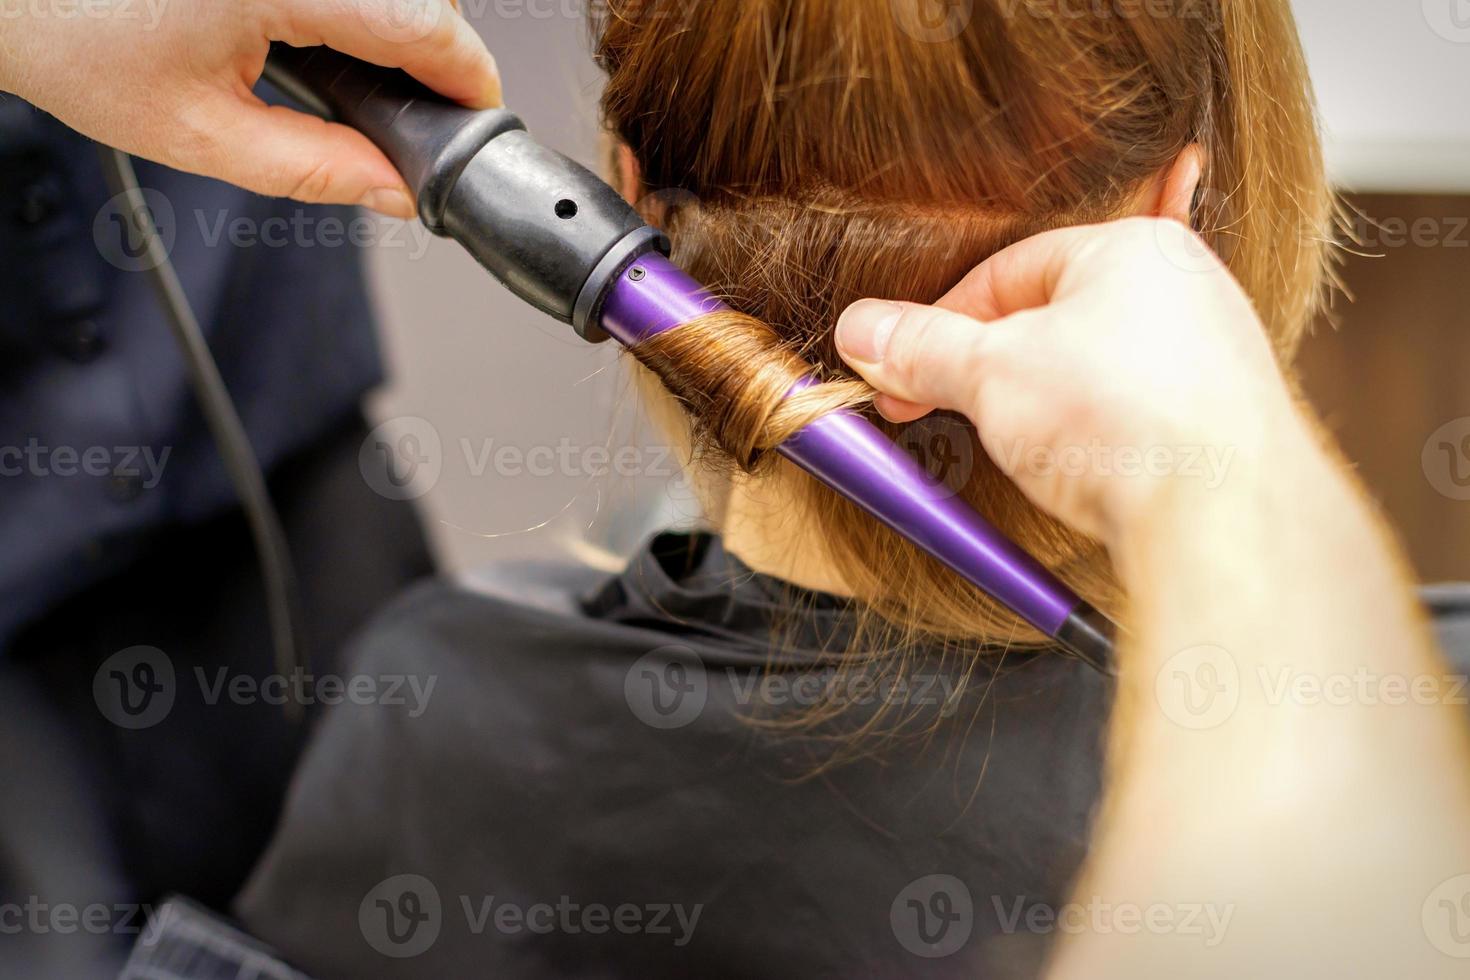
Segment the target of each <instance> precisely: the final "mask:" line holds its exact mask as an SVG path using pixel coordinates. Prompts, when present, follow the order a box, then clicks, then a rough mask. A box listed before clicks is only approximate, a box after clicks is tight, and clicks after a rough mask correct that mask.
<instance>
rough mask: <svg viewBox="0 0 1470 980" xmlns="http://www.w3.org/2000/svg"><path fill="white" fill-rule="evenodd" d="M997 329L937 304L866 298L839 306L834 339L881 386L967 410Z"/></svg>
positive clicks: (899, 395)
mask: <svg viewBox="0 0 1470 980" xmlns="http://www.w3.org/2000/svg"><path fill="white" fill-rule="evenodd" d="M997 331H998V328H997V327H996V326H994V325H990V324H984V323H981V322H980V321H978V320H973V319H971V318H970V317H967V316H965V315H963V314H961V313H954V312H951V311H949V310H944V309H940V308H939V307H937V306H922V305H919V304H917V303H894V302H888V301H886V300H874V299H865V300H859V301H858V302H856V303H854V304H852V305H851V306H849V307H848V308H847V309H846V310H845V311H843V314H842V316H841V317H840V318H839V319H838V321H837V331H836V337H835V339H836V343H837V352H838V353H839V354H841V355H842V358H843V360H845V361H847V363H848V364H849V365H851V366H852V368H853V370H855V371H857V372H858V373H859V374H861V375H862V376H863V379H864V380H866V381H867V382H868V383H869V384H871V385H872V386H873V387H874V388H877V389H878V390H879V391H880V392H883V393H884V394H886V395H888V396H890V397H891V398H894V399H898V400H900V401H902V402H909V403H913V404H915V405H921V406H923V405H928V406H934V407H936V408H947V409H952V410H954V411H959V412H966V413H968V412H969V411H970V410H972V409H973V407H974V404H975V392H976V390H977V389H978V388H979V386H980V377H981V374H982V372H983V370H984V366H985V360H986V351H987V350H988V349H990V348H991V347H992V346H993V344H994V342H995V338H996V336H997ZM907 414H912V413H911V412H910V413H907Z"/></svg>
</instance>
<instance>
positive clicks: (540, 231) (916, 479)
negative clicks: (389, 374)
mask: <svg viewBox="0 0 1470 980" xmlns="http://www.w3.org/2000/svg"><path fill="white" fill-rule="evenodd" d="M265 76H266V78H267V79H268V80H269V81H270V82H271V83H272V84H274V85H275V86H276V87H277V88H279V89H281V90H282V91H284V92H285V93H286V94H288V95H290V96H292V97H293V98H295V99H297V100H298V101H300V102H302V103H303V104H304V105H306V106H308V107H309V108H311V109H312V110H313V111H315V112H317V113H318V114H320V115H322V116H325V117H328V118H331V119H334V120H336V121H338V122H342V123H345V124H347V125H349V126H352V127H353V128H355V129H358V130H360V131H361V132H362V133H363V134H364V135H366V136H367V137H368V138H369V139H371V140H372V141H373V142H374V143H376V144H377V145H378V146H379V147H380V148H381V149H382V150H383V152H384V153H386V154H387V156H388V158H389V159H390V160H392V161H393V164H394V165H395V166H396V167H397V168H398V170H399V172H400V173H402V174H403V177H404V179H405V180H406V181H407V182H408V184H409V186H410V187H412V188H413V189H414V192H415V193H416V194H417V196H418V205H419V215H420V217H421V218H422V219H423V222H424V224H425V225H426V226H427V227H428V228H429V230H430V231H432V232H434V233H435V234H438V235H443V236H446V237H449V238H453V239H454V240H455V241H457V242H459V243H460V244H461V245H463V246H464V247H465V248H466V249H468V250H469V252H470V254H471V255H473V256H474V257H475V258H476V259H477V260H478V261H479V262H480V264H482V265H483V266H485V268H486V269H488V270H489V271H490V272H491V273H492V274H494V275H495V277H496V278H497V279H499V280H500V281H501V282H502V283H504V284H505V285H506V286H507V287H508V288H509V289H510V290H511V292H513V293H515V294H516V295H517V296H519V297H520V298H521V299H523V300H525V301H526V302H528V303H530V304H531V305H532V306H534V307H536V308H537V309H539V310H542V311H543V312H546V313H549V314H550V315H552V316H554V317H556V318H557V319H559V320H562V321H563V322H565V323H569V324H571V326H572V328H573V329H574V330H576V331H577V333H578V334H579V335H580V336H582V337H583V338H584V339H586V340H588V341H591V342H594V343H595V342H599V341H602V340H606V339H607V338H608V337H609V336H611V337H613V338H614V339H616V340H617V341H618V342H619V343H622V344H624V345H625V346H629V347H631V346H634V345H636V344H638V343H639V342H640V341H642V340H644V339H646V338H648V337H651V336H653V335H654V334H657V333H660V332H662V331H664V330H672V329H675V328H677V327H678V326H679V325H680V324H683V323H688V322H689V321H690V320H693V319H694V318H696V317H698V316H700V315H701V314H704V313H708V312H711V311H713V310H717V309H721V308H723V304H721V303H720V301H719V300H718V299H715V298H714V297H712V296H710V295H709V294H708V293H707V291H706V290H704V288H703V287H701V286H700V285H699V283H697V282H695V281H694V280H693V279H691V278H690V277H689V276H687V275H685V274H684V273H683V272H682V271H681V270H680V269H679V268H678V267H677V266H675V265H674V264H673V263H672V262H670V261H669V260H668V257H667V256H668V254H669V242H668V239H667V238H666V237H665V236H664V235H663V234H662V233H661V232H659V231H658V230H657V229H654V228H651V227H649V226H648V225H647V224H645V223H644V221H643V220H642V218H640V217H639V216H638V213H637V212H636V211H635V210H634V209H633V208H632V207H630V206H629V205H628V203H627V202H626V201H624V200H623V199H622V197H620V196H619V195H618V194H617V192H616V191H614V190H613V189H612V188H611V187H609V186H608V185H607V184H605V183H604V182H603V181H601V180H599V179H598V178H597V177H596V176H595V175H594V174H592V173H590V172H589V171H588V170H587V169H586V168H584V167H582V166H580V165H579V164H577V163H574V162H573V161H571V160H568V159H567V158H566V157H564V156H562V155H561V154H559V153H556V152H554V151H552V150H549V149H547V148H545V147H543V146H540V145H539V144H537V143H536V142H535V141H534V140H533V139H532V138H531V136H530V135H529V134H528V133H527V132H526V130H525V126H524V125H523V124H522V123H521V121H520V120H519V119H518V118H516V116H515V115H514V114H512V113H511V112H509V111H507V110H505V109H487V110H483V111H476V110H472V109H466V108H464V107H462V106H459V105H455V104H454V103H452V102H448V101H446V100H445V99H443V98H442V97H440V96H438V95H435V94H434V93H432V92H430V91H429V90H428V89H426V88H424V87H423V86H422V85H420V84H419V83H417V82H415V81H414V80H413V79H411V78H409V77H408V76H407V75H405V74H404V73H403V72H400V71H396V70H392V69H385V68H378V67H375V66H372V65H368V64H365V63H363V62H360V61H356V60H354V59H352V58H348V57H346V56H345V55H342V54H339V53H338V52H335V51H331V50H329V49H326V48H292V47H288V46H285V45H282V44H275V45H272V50H271V55H270V58H269V60H268V61H267V63H266V71H265ZM777 452H779V453H781V455H783V456H785V457H786V458H787V459H789V460H791V461H792V462H793V463H795V464H796V465H797V466H800V467H801V468H802V469H804V470H806V471H807V472H808V473H810V474H811V475H812V476H814V477H816V478H817V479H818V480H821V481H822V482H823V483H825V484H826V485H827V486H829V487H831V488H832V489H834V490H836V491H837V492H838V493H840V494H842V495H843V496H844V497H847V498H848V499H850V500H852V501H853V502H855V503H857V504H858V505H859V506H861V507H862V508H863V509H865V510H866V511H868V512H869V513H871V514H872V515H873V516H874V517H876V518H877V519H878V520H880V521H882V522H883V523H884V524H886V525H888V526H889V527H891V528H893V529H894V530H895V531H897V532H898V533H899V534H901V535H903V536H904V537H906V538H908V539H909V540H910V541H913V542H914V543H915V544H917V545H918V546H919V547H921V548H923V549H924V550H925V551H927V552H928V553H929V554H931V555H933V556H934V557H935V558H937V559H939V560H940V561H942V562H944V564H946V565H948V566H949V567H950V568H952V569H954V570H955V571H956V572H957V573H959V574H960V575H961V576H963V577H964V578H965V579H966V580H967V581H969V582H971V583H972V584H974V585H975V586H976V587H978V588H980V589H982V590H984V591H985V592H986V593H988V594H989V595H991V596H993V597H994V598H995V599H996V600H997V601H999V602H1001V603H1004V604H1005V605H1006V606H1007V607H1008V608H1010V609H1011V610H1013V611H1014V612H1015V613H1016V614H1018V615H1019V616H1021V617H1022V618H1023V619H1025V620H1026V621H1027V622H1029V623H1031V624H1032V625H1033V626H1035V627H1036V628H1037V629H1039V630H1041V631H1042V632H1043V633H1045V634H1046V635H1047V636H1050V637H1052V638H1053V639H1055V640H1056V641H1057V643H1058V644H1059V645H1061V646H1063V647H1065V648H1066V649H1068V650H1070V651H1072V652H1073V653H1075V654H1076V655H1078V656H1079V657H1081V658H1083V659H1085V660H1087V661H1088V662H1090V663H1092V664H1094V665H1097V666H1103V665H1105V664H1106V663H1107V662H1108V661H1109V660H1110V659H1111V654H1112V649H1113V637H1114V635H1115V633H1116V628H1115V627H1114V625H1113V624H1112V623H1111V622H1110V621H1109V620H1108V619H1107V618H1106V617H1104V616H1103V615H1102V614H1101V613H1099V612H1098V611H1097V610H1096V609H1094V608H1092V607H1091V606H1090V605H1088V604H1087V603H1086V602H1084V601H1082V600H1081V599H1079V598H1078V597H1077V596H1076V595H1075V594H1073V593H1072V592H1071V591H1070V590H1069V589H1067V587H1066V586H1064V585H1063V584H1062V583H1061V582H1059V581H1058V580H1057V579H1056V577H1055V576H1053V575H1052V574H1051V573H1050V572H1049V571H1047V570H1046V569H1045V568H1043V567H1042V566H1041V565H1040V564H1039V563H1038V562H1036V561H1035V560H1034V559H1033V558H1031V556H1029V555H1027V554H1026V553H1025V552H1023V551H1022V550H1021V549H1020V548H1018V547H1016V545H1015V544H1013V543H1012V542H1011V541H1009V540H1008V539H1007V538H1006V537H1005V535H1003V534H1001V533H1000V531H998V530H997V529H996V528H995V527H993V526H991V525H990V524H989V523H988V522H986V521H985V520H984V519H983V518H982V517H981V516H980V515H979V514H977V513H976V512H975V511H974V510H973V509H972V508H971V507H970V506H969V505H968V504H966V503H965V502H964V501H963V500H962V499H960V497H959V496H958V495H956V494H955V493H953V491H951V490H950V489H949V488H948V487H946V486H945V485H944V484H943V483H941V482H939V481H936V480H934V479H933V478H932V477H931V476H930V475H929V474H928V473H927V472H926V471H925V470H924V469H923V468H922V467H921V466H920V465H919V464H918V462H917V461H916V460H914V459H913V457H911V456H910V455H909V454H908V453H906V452H904V451H903V450H902V449H901V448H899V447H898V446H897V445H895V444H894V443H893V442H892V441H890V440H889V439H888V438H887V437H886V436H884V435H883V433H882V432H880V431H879V430H878V429H877V428H876V427H875V426H873V425H872V424H871V423H870V422H868V421H867V420H866V419H864V418H863V417H862V416H861V415H858V414H857V413H855V412H851V411H838V412H832V413H830V414H828V415H825V416H822V417H821V418H819V419H817V420H816V421H815V422H812V423H811V424H809V425H807V426H806V427H805V428H803V429H802V430H801V431H799V432H798V433H797V434H796V435H794V436H792V437H791V438H790V439H788V440H787V441H786V442H785V443H783V444H782V445H780V446H779V447H777Z"/></svg>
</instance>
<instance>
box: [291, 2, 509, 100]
mask: <svg viewBox="0 0 1470 980" xmlns="http://www.w3.org/2000/svg"><path fill="white" fill-rule="evenodd" d="M344 6H345V7H346V8H347V12H346V13H345V14H344V13H343V7H344ZM277 9H278V10H279V12H280V15H281V17H280V24H279V29H278V30H275V31H273V32H272V37H271V40H275V41H285V42H286V43H288V44H294V45H297V46H306V45H311V44H325V45H326V46H327V47H329V48H335V49H336V50H338V51H341V52H343V53H344V54H350V55H352V56H353V57H354V58H361V59H362V60H364V61H370V62H372V63H373V64H375V65H383V66H385V67H389V68H402V69H403V70H404V71H406V72H408V73H409V74H410V75H412V76H413V77H415V78H417V79H418V80H419V81H421V82H423V83H424V84H425V85H427V86H429V87H430V88H432V89H433V90H434V91H436V92H438V93H440V94H441V95H444V96H447V97H449V98H451V99H454V100H456V101H458V102H462V103H464V104H465V105H467V106H470V107H472V108H476V109H482V108H489V107H492V106H498V105H500V104H501V86H500V72H499V70H498V69H497V68H496V65H495V58H494V57H493V56H492V55H491V54H490V52H489V51H488V50H487V49H486V47H485V42H484V41H482V40H481V39H480V35H478V34H477V33H475V29H474V28H473V27H471V26H470V25H469V22H468V21H466V20H465V19H464V18H463V17H462V16H460V13H459V11H458V9H457V8H456V7H455V6H454V5H453V4H452V3H450V2H449V0H277ZM276 34H280V35H281V36H279V37H277V36H275V35H276Z"/></svg>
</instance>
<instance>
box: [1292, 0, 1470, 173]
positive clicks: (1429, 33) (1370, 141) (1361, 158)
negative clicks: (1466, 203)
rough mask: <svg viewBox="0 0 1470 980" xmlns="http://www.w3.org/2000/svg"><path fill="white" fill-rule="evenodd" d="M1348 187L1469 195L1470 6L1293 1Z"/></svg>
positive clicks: (1444, 1) (1334, 158)
mask: <svg viewBox="0 0 1470 980" xmlns="http://www.w3.org/2000/svg"><path fill="white" fill-rule="evenodd" d="M1293 6H1294V7H1295V8H1296V14H1297V22H1298V24H1299V25H1300V28H1301V33H1302V43H1303V45H1304V46H1305V47H1306V50H1307V59H1308V61H1309V62H1310V63H1311V67H1312V76H1313V79H1314V80H1315V82H1316V86H1317V98H1318V101H1319V103H1320V104H1321V107H1322V117H1323V122H1324V124H1325V128H1326V134H1327V140H1328V160H1329V165H1330V166H1331V168H1332V171H1333V174H1334V176H1335V177H1336V178H1337V179H1338V181H1339V182H1340V183H1342V184H1344V185H1345V186H1348V187H1350V188H1353V189H1357V190H1373V191H1461V192H1470V0H1293Z"/></svg>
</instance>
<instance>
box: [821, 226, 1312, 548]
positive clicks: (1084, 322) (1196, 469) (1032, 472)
mask: <svg viewBox="0 0 1470 980" xmlns="http://www.w3.org/2000/svg"><path fill="white" fill-rule="evenodd" d="M837 345H838V349H839V350H840V351H841V352H842V354H843V356H844V358H845V359H846V360H847V361H848V362H849V363H850V364H851V365H852V366H853V368H855V369H856V370H857V371H858V372H859V373H861V374H862V376H863V377H864V378H866V379H867V380H868V381H869V382H870V383H871V384H873V386H874V387H876V388H878V389H879V391H880V392H883V393H884V394H883V395H881V396H880V398H879V401H878V408H879V410H880V411H881V412H883V414H884V415H886V416H887V417H889V418H891V419H893V420H895V421H907V420H909V419H913V418H917V417H918V416H920V415H922V414H924V413H926V412H927V411H929V410H930V407H931V406H932V407H939V408H947V409H952V410H955V411H958V412H962V413H963V414H965V415H966V416H968V417H969V418H970V420H971V421H973V422H974V423H975V425H976V427H977V428H978V430H979V433H980V440H981V443H982V445H983V446H984V448H985V450H986V452H987V453H988V454H989V455H990V456H991V457H992V458H993V459H994V460H995V461H996V462H997V464H998V465H999V466H1000V467H1001V468H1002V469H1003V470H1004V471H1005V472H1006V473H1007V474H1008V475H1009V476H1010V477H1011V478H1012V479H1014V480H1015V481H1016V482H1017V484H1018V485H1019V486H1020V487H1021V488H1022V490H1024V491H1025V492H1026V493H1027V495H1028V496H1030V497H1031V499H1032V500H1033V501H1035V502H1036V503H1037V504H1038V505H1039V506H1041V507H1043V508H1044V509H1046V510H1047V511H1049V512H1050V513H1052V514H1053V515H1055V516H1057V517H1059V518H1060V519H1062V520H1063V521H1065V522H1066V523H1068V524H1071V525H1072V526H1074V527H1077V528H1078V529H1080V530H1082V531H1084V532H1086V533H1089V534H1092V535H1094V536H1096V537H1099V538H1101V539H1102V540H1104V541H1105V542H1109V543H1113V542H1115V541H1116V540H1117V538H1118V536H1119V535H1121V534H1126V533H1127V532H1128V529H1129V528H1130V526H1131V524H1132V522H1133V521H1134V520H1135V518H1136V517H1138V516H1139V515H1141V514H1144V513H1146V512H1147V510H1148V508H1149V506H1150V505H1151V503H1152V502H1153V501H1154V500H1155V499H1156V497H1157V495H1158V494H1159V493H1160V492H1163V491H1165V490H1167V489H1169V488H1170V487H1173V486H1178V485H1180V484H1181V483H1182V482H1184V481H1188V480H1195V481H1199V482H1202V483H1203V482H1207V481H1209V480H1211V479H1212V478H1216V479H1217V478H1218V477H1219V473H1218V470H1219V465H1218V464H1219V461H1221V460H1227V461H1229V466H1230V467H1231V468H1234V467H1244V468H1245V469H1247V470H1249V469H1254V468H1255V467H1254V466H1253V465H1252V461H1251V459H1250V457H1251V456H1252V455H1253V454H1254V453H1256V452H1257V451H1264V449H1263V447H1264V446H1265V443H1266V442H1267V441H1268V437H1270V438H1271V439H1273V440H1274V438H1275V436H1276V435H1277V434H1285V433H1291V434H1292V437H1293V441H1291V442H1290V445H1291V446H1293V447H1296V446H1298V445H1301V444H1306V443H1309V442H1310V440H1306V439H1302V440H1295V436H1296V435H1297V434H1299V433H1303V432H1305V431H1306V430H1305V427H1304V425H1301V424H1299V419H1298V415H1297V412H1296V409H1295V407H1294V404H1293V401H1292V398H1291V397H1290V395H1289V393H1288V390H1287V387H1286V385H1285V383H1284V381H1283V379H1282V376H1281V374H1280V371H1279V370H1278V368H1277V365H1276V362H1275V359H1274V358H1273V356H1272V352H1271V349H1270V345H1269V343H1268V341H1267V339H1266V336H1265V332H1264V330H1263V328H1262V325H1261V322H1260V319H1259V318H1258V317H1257V315H1256V313H1255V310H1254V309H1253V308H1252V305H1251V303H1250V300H1249V299H1248V298H1247V296H1246V295H1245V292H1244V291H1243V290H1242V289H1241V287H1240V286H1239V284H1238V283H1236V281H1235V280H1234V278H1233V277H1232V276H1231V275H1230V273H1229V272H1228V271H1227V270H1226V269H1225V267H1224V265H1223V264H1221V263H1220V261H1219V260H1218V259H1217V258H1215V257H1214V255H1213V254H1212V253H1210V252H1209V251H1208V249H1207V248H1206V247H1205V245H1204V243H1203V242H1202V241H1201V240H1200V239H1199V238H1198V237H1197V236H1195V235H1194V234H1193V233H1192V232H1191V231H1189V229H1187V228H1186V227H1185V226H1183V225H1181V224H1179V223H1177V222H1174V221H1169V220H1167V219H1152V218H1133V219H1127V220H1124V221H1118V222H1112V223H1109V224H1103V225H1094V226H1088V227H1080V228H1069V229H1063V230H1059V231H1053V232H1048V233H1045V234H1042V235H1038V236H1036V237H1034V238H1031V239H1028V240H1026V241H1023V242H1020V243H1018V244H1016V245H1014V246H1012V247H1010V248H1008V249H1005V250H1004V251H1002V252H999V253H997V254H996V255H994V256H992V257H991V258H990V259H988V260H987V261H986V262H984V263H983V264H981V265H980V266H978V267H976V268H975V269H974V270H973V271H972V272H971V273H970V274H969V275H968V276H967V277H966V278H965V279H964V280H963V281H962V282H961V283H960V284H959V285H958V286H956V287H955V288H954V289H953V290H951V291H950V292H949V293H948V294H947V295H946V296H945V297H943V298H942V299H941V300H940V301H939V304H938V305H937V306H933V307H930V306H922V305H917V304H908V303H899V304H895V303H889V302H885V301H879V300H862V301H860V302H858V303H855V304H853V305H852V306H851V307H849V308H848V310H847V311H846V312H845V313H844V314H843V316H842V318H841V320H840V321H839V323H838V327H837ZM1292 451H1294V449H1293V450H1292ZM1273 452H1274V450H1273ZM1211 453H1213V454H1214V455H1213V456H1211V455H1209V454H1211ZM1209 460H1213V461H1214V463H1215V464H1216V465H1214V466H1213V467H1211V466H1206V465H1205V463H1206V461H1209ZM1232 471H1233V470H1232Z"/></svg>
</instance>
